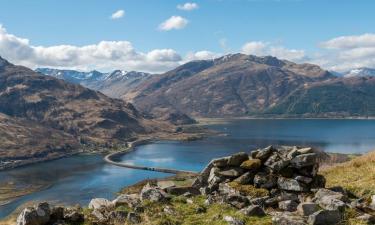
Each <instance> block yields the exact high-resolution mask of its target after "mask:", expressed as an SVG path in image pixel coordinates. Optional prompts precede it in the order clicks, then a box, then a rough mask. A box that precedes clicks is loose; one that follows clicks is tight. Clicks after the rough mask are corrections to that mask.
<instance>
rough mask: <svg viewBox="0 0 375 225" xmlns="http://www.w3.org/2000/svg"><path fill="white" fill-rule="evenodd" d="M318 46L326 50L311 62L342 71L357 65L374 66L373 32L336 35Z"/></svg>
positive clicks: (374, 41) (374, 46)
mask: <svg viewBox="0 0 375 225" xmlns="http://www.w3.org/2000/svg"><path fill="white" fill-rule="evenodd" d="M319 46H320V47H322V48H324V49H325V50H326V51H325V52H324V54H323V55H321V56H320V57H317V58H314V59H313V61H312V62H314V63H315V62H317V63H319V64H320V65H321V66H323V67H325V68H328V69H330V70H336V71H339V72H343V71H347V70H350V69H353V68H359V67H372V68H374V67H375V34H370V33H367V34H362V35H357V36H355V35H352V36H341V37H336V38H332V39H330V40H328V41H325V42H322V43H320V45H319Z"/></svg>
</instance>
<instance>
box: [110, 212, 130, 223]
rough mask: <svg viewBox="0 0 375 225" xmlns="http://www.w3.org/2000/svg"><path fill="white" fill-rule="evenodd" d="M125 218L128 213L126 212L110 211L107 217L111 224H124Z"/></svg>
mask: <svg viewBox="0 0 375 225" xmlns="http://www.w3.org/2000/svg"><path fill="white" fill-rule="evenodd" d="M127 216H128V212H126V211H111V212H110V213H109V215H108V219H109V221H111V223H113V224H124V223H125V222H126V218H127Z"/></svg>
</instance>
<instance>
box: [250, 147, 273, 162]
mask: <svg viewBox="0 0 375 225" xmlns="http://www.w3.org/2000/svg"><path fill="white" fill-rule="evenodd" d="M274 151H275V149H274V148H273V147H272V145H271V146H268V147H266V148H264V149H260V150H259V151H258V152H257V154H256V155H255V158H256V159H260V160H262V161H265V160H266V159H268V157H270V156H271V154H272V153H273V152H274Z"/></svg>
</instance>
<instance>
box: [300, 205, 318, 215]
mask: <svg viewBox="0 0 375 225" xmlns="http://www.w3.org/2000/svg"><path fill="white" fill-rule="evenodd" d="M318 210H319V206H318V204H316V203H313V202H303V203H300V204H299V205H298V206H297V211H298V213H299V214H300V215H301V216H310V215H311V214H313V213H315V212H317V211H318Z"/></svg>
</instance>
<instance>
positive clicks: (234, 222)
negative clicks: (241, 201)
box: [224, 216, 245, 225]
mask: <svg viewBox="0 0 375 225" xmlns="http://www.w3.org/2000/svg"><path fill="white" fill-rule="evenodd" d="M224 220H225V221H226V222H228V224H229V225H245V222H243V221H241V220H238V219H235V218H234V217H231V216H224Z"/></svg>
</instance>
